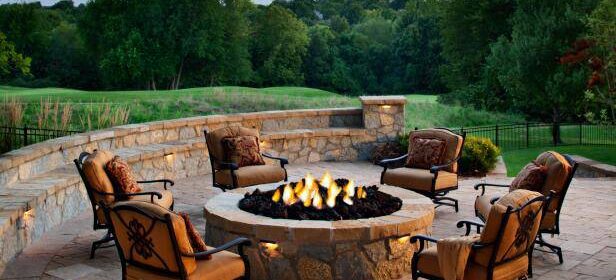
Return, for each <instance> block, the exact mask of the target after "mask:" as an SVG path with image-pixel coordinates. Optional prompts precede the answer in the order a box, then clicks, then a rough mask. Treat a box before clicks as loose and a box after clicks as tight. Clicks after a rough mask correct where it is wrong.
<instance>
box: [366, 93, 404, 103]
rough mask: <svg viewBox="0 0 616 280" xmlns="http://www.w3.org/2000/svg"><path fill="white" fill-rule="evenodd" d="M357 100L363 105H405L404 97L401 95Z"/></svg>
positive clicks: (367, 97) (368, 97)
mask: <svg viewBox="0 0 616 280" xmlns="http://www.w3.org/2000/svg"><path fill="white" fill-rule="evenodd" d="M359 100H360V101H361V103H362V104H364V105H403V104H406V97H404V96H402V95H389V96H360V97H359Z"/></svg>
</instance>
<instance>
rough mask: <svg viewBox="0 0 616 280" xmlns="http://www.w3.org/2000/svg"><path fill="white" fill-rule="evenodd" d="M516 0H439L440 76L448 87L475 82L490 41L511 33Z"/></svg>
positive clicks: (454, 87) (458, 87)
mask: <svg viewBox="0 0 616 280" xmlns="http://www.w3.org/2000/svg"><path fill="white" fill-rule="evenodd" d="M516 2H517V1H516V0H479V1H441V2H437V3H440V4H439V10H440V12H439V15H440V21H439V26H440V31H441V36H442V41H443V43H442V47H443V52H442V55H443V58H444V59H445V60H446V61H447V63H446V64H445V65H443V67H442V74H443V79H444V81H445V82H446V84H447V86H448V87H449V89H451V90H456V89H460V88H463V87H466V86H468V85H470V84H473V83H475V82H477V81H478V80H479V78H480V76H481V73H482V70H481V67H482V65H483V64H484V62H485V58H486V56H487V55H488V54H489V53H490V44H491V43H492V42H494V41H496V39H497V38H498V37H500V36H502V35H504V36H508V35H509V34H510V33H511V24H510V22H509V19H510V17H511V15H512V14H513V12H514V9H515V3H516Z"/></svg>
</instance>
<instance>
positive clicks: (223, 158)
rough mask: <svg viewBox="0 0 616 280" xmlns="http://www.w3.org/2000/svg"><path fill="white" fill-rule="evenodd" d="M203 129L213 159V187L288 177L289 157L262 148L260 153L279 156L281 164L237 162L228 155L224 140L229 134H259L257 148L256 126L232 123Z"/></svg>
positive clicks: (272, 157)
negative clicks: (250, 126) (252, 127)
mask: <svg viewBox="0 0 616 280" xmlns="http://www.w3.org/2000/svg"><path fill="white" fill-rule="evenodd" d="M203 133H204V135H205V142H206V144H207V150H208V153H209V155H210V163H211V164H212V182H213V184H214V187H217V188H220V189H222V190H223V191H226V190H227V189H235V188H241V187H248V186H253V185H260V184H268V183H276V182H280V181H285V182H286V181H287V170H286V169H285V168H284V166H285V165H286V164H288V163H289V161H288V160H287V159H285V158H281V157H274V156H271V155H268V154H266V153H260V151H259V157H260V156H264V157H267V158H271V159H275V160H278V162H279V163H280V165H279V166H277V165H268V164H261V165H248V166H242V165H240V164H239V163H238V162H234V161H233V159H232V158H230V157H229V156H228V155H227V153H226V150H225V147H224V146H223V140H225V139H227V138H229V139H233V138H237V137H242V136H253V137H256V144H257V147H256V148H257V149H258V145H259V132H258V131H257V130H255V129H251V128H245V127H241V126H229V127H223V128H219V129H217V130H214V131H210V132H208V131H207V130H204V131H203Z"/></svg>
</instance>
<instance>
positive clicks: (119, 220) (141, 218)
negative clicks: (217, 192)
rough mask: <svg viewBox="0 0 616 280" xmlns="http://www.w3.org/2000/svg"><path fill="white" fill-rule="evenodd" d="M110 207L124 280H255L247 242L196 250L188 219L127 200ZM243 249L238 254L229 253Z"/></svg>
mask: <svg viewBox="0 0 616 280" xmlns="http://www.w3.org/2000/svg"><path fill="white" fill-rule="evenodd" d="M103 207H104V209H105V215H106V217H107V220H108V221H110V226H111V230H112V232H113V237H114V239H115V244H116V248H117V249H118V255H119V256H120V261H121V264H122V279H220V280H223V279H249V278H250V277H249V274H250V267H249V264H248V257H247V256H246V255H244V253H243V247H244V246H250V241H249V240H248V239H247V238H243V237H241V238H237V239H235V240H233V241H231V242H229V243H226V244H224V245H222V246H220V247H217V248H212V247H207V251H203V252H194V250H193V247H192V246H191V243H190V238H189V236H188V233H187V230H186V225H185V221H184V219H183V218H182V217H181V216H180V215H178V214H175V213H173V212H171V211H169V210H167V209H166V208H163V207H160V206H158V205H155V204H152V203H147V202H142V201H124V202H118V203H116V204H115V205H113V206H111V207H110V208H107V207H105V206H103ZM235 246H237V250H238V252H239V255H238V254H234V253H231V252H228V251H224V250H227V249H229V248H231V247H235Z"/></svg>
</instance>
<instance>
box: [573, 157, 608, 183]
mask: <svg viewBox="0 0 616 280" xmlns="http://www.w3.org/2000/svg"><path fill="white" fill-rule="evenodd" d="M571 157H572V158H573V160H575V161H576V162H577V163H578V168H577V170H576V172H575V177H578V178H602V177H616V166H614V165H610V164H607V163H602V162H598V161H595V160H592V159H588V158H585V157H583V156H578V155H573V156H571Z"/></svg>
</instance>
